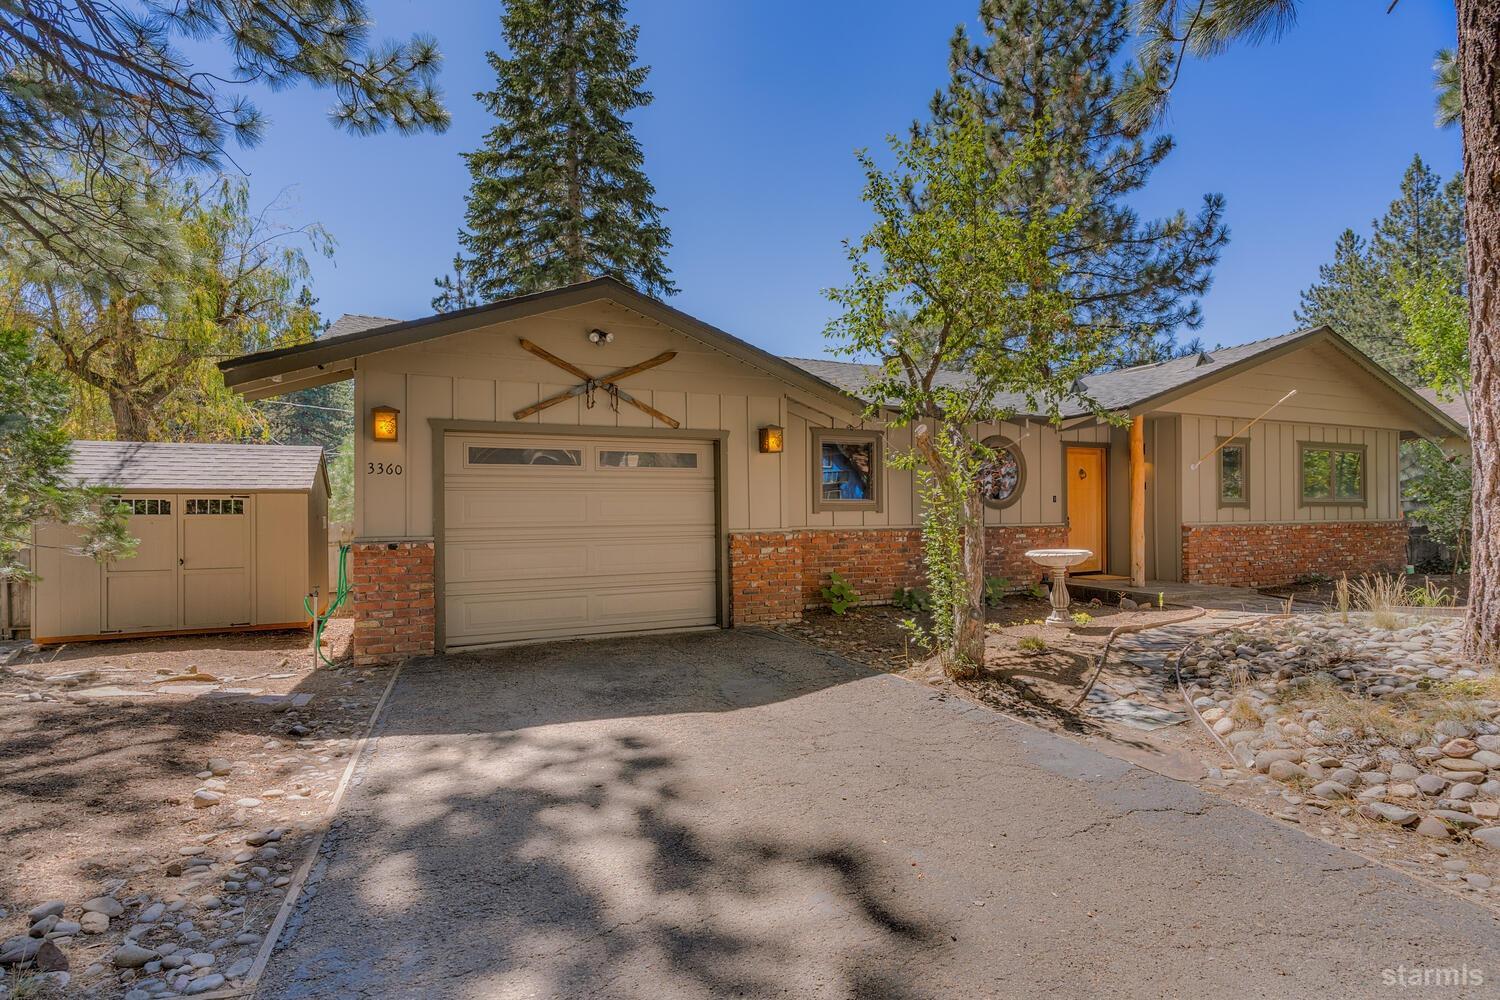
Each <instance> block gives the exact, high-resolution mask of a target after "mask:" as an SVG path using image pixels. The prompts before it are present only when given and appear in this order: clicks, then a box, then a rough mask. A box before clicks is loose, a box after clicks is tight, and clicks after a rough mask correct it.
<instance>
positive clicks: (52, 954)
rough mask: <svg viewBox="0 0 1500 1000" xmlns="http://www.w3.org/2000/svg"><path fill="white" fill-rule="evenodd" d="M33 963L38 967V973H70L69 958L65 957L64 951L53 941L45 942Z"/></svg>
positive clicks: (38, 950) (37, 951)
mask: <svg viewBox="0 0 1500 1000" xmlns="http://www.w3.org/2000/svg"><path fill="white" fill-rule="evenodd" d="M31 961H32V962H33V964H35V965H36V968H37V971H38V972H67V971H68V956H67V955H64V954H63V950H62V949H61V948H59V947H58V946H57V945H55V944H53V943H52V942H51V941H43V942H42V946H41V947H40V948H38V949H37V950H36V956H35V957H34V958H32V960H31Z"/></svg>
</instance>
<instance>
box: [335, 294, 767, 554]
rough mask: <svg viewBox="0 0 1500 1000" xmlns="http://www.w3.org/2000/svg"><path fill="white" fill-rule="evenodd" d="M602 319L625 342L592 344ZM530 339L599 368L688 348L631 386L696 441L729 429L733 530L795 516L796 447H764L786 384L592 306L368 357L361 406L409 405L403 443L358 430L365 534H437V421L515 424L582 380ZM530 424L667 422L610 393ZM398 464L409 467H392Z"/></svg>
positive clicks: (359, 519)
mask: <svg viewBox="0 0 1500 1000" xmlns="http://www.w3.org/2000/svg"><path fill="white" fill-rule="evenodd" d="M594 327H599V328H602V329H606V330H608V331H609V332H610V333H612V334H614V342H613V343H610V344H606V345H603V346H596V345H594V344H590V343H589V342H588V340H587V339H586V336H585V335H586V333H587V332H588V330H590V329H592V328H594ZM522 337H525V338H527V339H528V340H531V341H532V342H534V343H536V344H537V345H539V346H541V347H543V348H545V349H546V350H548V351H551V352H552V353H554V354H556V355H558V356H559V357H562V358H564V359H566V360H567V361H570V362H572V363H573V364H575V365H578V366H579V367H581V368H583V369H584V370H585V371H589V372H593V373H595V374H599V375H603V374H605V373H608V372H610V371H612V370H615V369H619V368H624V367H626V366H629V365H633V364H636V363H639V362H641V361H644V360H646V359H647V358H650V357H652V356H653V355H656V354H659V353H661V352H662V351H675V352H677V356H676V357H675V358H673V359H672V360H671V361H669V362H667V363H666V364H664V365H662V366H661V367H659V368H657V369H654V370H652V371H650V372H648V373H645V374H642V375H638V376H635V377H634V378H630V379H627V380H625V382H624V386H623V387H624V388H625V389H627V390H628V391H629V392H630V393H631V394H632V395H634V396H635V397H636V398H637V399H639V400H641V401H642V402H644V403H647V404H649V405H651V406H653V407H655V408H656V409H658V410H661V411H662V412H663V413H665V414H667V415H668V416H671V417H673V418H675V419H676V420H678V421H680V422H681V424H682V434H683V436H684V437H685V438H690V437H691V436H692V433H691V432H692V431H693V430H704V431H726V432H727V433H728V437H727V441H726V449H727V463H726V473H725V475H726V481H725V483H724V489H725V495H726V501H727V510H726V517H727V524H726V527H727V529H728V530H730V531H740V530H747V529H764V528H779V527H782V526H783V525H784V524H785V523H786V515H785V513H784V511H783V509H782V499H783V487H782V473H783V469H784V468H785V466H786V455H785V454H783V455H779V456H778V455H762V454H761V453H760V451H759V449H758V447H757V441H756V434H757V430H758V429H759V428H760V427H761V426H763V425H766V424H779V425H781V426H787V424H788V416H787V399H788V394H787V388H786V386H785V384H784V383H782V382H781V381H780V380H779V379H777V378H774V377H773V376H770V375H768V374H765V373H763V372H760V371H758V370H757V369H755V368H753V367H751V366H750V365H747V364H744V363H742V362H740V361H737V360H734V359H732V358H729V357H728V356H726V355H724V354H721V353H720V352H718V351H715V350H712V349H710V348H708V347H704V346H701V345H698V344H697V343H696V342H695V341H693V340H690V339H688V338H687V337H684V336H681V335H678V334H677V333H676V332H674V331H672V330H670V329H668V328H666V327H664V326H661V325H660V324H658V323H655V322H653V321H651V320H647V319H645V318H643V317H641V316H639V315H637V314H635V313H633V312H631V311H629V310H627V309H624V308H623V307H620V306H615V305H613V304H610V303H591V304H588V305H584V306H576V307H573V308H570V309H565V310H559V311H557V312H554V313H549V314H545V315H542V316H534V317H528V318H526V319H521V320H515V321H513V322H510V323H503V324H497V325H496V326H493V327H489V328H486V329H483V330H477V331H472V332H469V333H462V334H456V335H454V336H452V337H445V338H442V339H440V340H435V341H430V342H427V343H423V344H416V345H412V346H410V347H404V348H399V349H395V350H391V351H385V352H381V353H378V354H373V355H370V356H368V357H363V358H361V359H360V360H359V365H358V368H357V372H356V379H355V410H356V412H357V413H359V414H360V415H361V419H364V418H365V417H366V415H367V414H368V413H369V410H370V407H372V406H379V405H386V406H394V407H396V408H397V409H399V410H400V411H401V417H400V421H401V431H400V440H399V441H396V442H393V443H381V442H375V441H371V440H370V439H369V432H368V428H362V429H361V433H360V434H358V435H357V436H356V438H355V475H356V479H357V482H356V487H355V521H354V530H355V534H356V535H357V536H359V537H361V538H364V539H372V540H373V539H382V538H392V539H394V538H427V537H431V536H432V532H433V516H432V497H433V486H432V469H433V463H432V454H431V452H432V433H431V430H430V429H429V424H428V421H429V420H431V419H433V418H445V419H460V420H482V421H499V422H509V421H513V420H514V419H515V417H514V414H515V411H517V410H518V409H521V408H523V407H526V406H529V405H531V404H532V403H535V402H537V401H538V400H540V399H542V398H544V397H547V396H550V395H553V394H555V393H559V392H563V391H565V390H567V389H568V388H570V387H571V386H572V385H573V384H575V383H573V382H571V381H569V380H568V379H569V377H568V375H567V373H565V372H563V371H561V370H559V369H558V368H556V367H554V366H552V365H551V364H549V363H547V362H546V361H543V360H541V359H540V358H537V357H535V356H533V355H532V354H530V353H528V352H527V351H525V350H523V349H522V348H521V346H520V338H522ZM525 422H526V423H530V424H535V425H537V427H538V429H539V430H541V429H543V428H544V427H545V426H548V425H550V426H565V427H591V426H592V427H641V428H664V427H665V426H666V425H665V424H663V423H661V422H660V421H658V420H656V419H654V418H652V417H651V416H649V415H648V414H645V413H643V412H641V411H640V410H638V409H636V408H635V407H632V406H630V405H628V404H627V403H625V402H623V401H622V402H621V403H620V406H619V410H618V412H616V411H615V410H614V409H612V408H611V406H610V401H609V397H608V395H607V394H606V393H604V392H603V391H600V392H598V393H597V394H596V396H595V401H594V405H593V406H592V407H589V406H586V405H585V402H584V400H583V399H582V398H575V399H571V400H568V401H566V402H563V403H561V404H559V405H557V406H553V407H551V408H550V409H547V410H545V411H543V412H542V413H540V414H533V415H532V416H530V417H529V418H527V420H526V421H525ZM790 450H791V449H790V448H788V451H790ZM372 463H373V465H372ZM372 468H373V469H374V471H372ZM397 468H399V470H400V471H399V473H396V472H394V471H393V470H395V469H397ZM381 470H384V471H381Z"/></svg>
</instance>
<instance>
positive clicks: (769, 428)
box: [760, 424, 786, 455]
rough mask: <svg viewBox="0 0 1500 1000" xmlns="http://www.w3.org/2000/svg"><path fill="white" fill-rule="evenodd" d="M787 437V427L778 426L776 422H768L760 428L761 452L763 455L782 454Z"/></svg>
mask: <svg viewBox="0 0 1500 1000" xmlns="http://www.w3.org/2000/svg"><path fill="white" fill-rule="evenodd" d="M785 438H786V428H785V427H778V426H777V425H776V424H767V425H766V426H764V427H762V428H761V429H760V453H761V454H762V455H780V454H781V448H782V444H783V442H784V441H785Z"/></svg>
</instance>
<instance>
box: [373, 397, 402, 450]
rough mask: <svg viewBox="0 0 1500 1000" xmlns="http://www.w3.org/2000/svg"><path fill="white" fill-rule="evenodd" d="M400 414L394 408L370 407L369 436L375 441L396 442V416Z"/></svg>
mask: <svg viewBox="0 0 1500 1000" xmlns="http://www.w3.org/2000/svg"><path fill="white" fill-rule="evenodd" d="M400 412H401V411H400V410H398V409H396V408H395V407H394V406H376V407H372V408H371V410H370V436H371V437H372V438H374V439H375V440H376V441H394V440H396V435H397V421H396V416H397V414H399V413H400Z"/></svg>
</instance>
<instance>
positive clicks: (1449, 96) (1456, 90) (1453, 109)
mask: <svg viewBox="0 0 1500 1000" xmlns="http://www.w3.org/2000/svg"><path fill="white" fill-rule="evenodd" d="M1432 85H1433V89H1434V90H1436V91H1437V100H1436V104H1437V112H1436V114H1434V115H1433V121H1434V122H1435V124H1436V125H1437V127H1438V128H1450V127H1452V126H1454V125H1457V124H1458V123H1459V122H1460V121H1462V120H1463V116H1464V95H1463V81H1462V79H1461V74H1460V73H1459V69H1458V50H1457V49H1439V50H1438V53H1437V55H1436V56H1435V57H1434V58H1433V60H1432Z"/></svg>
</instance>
